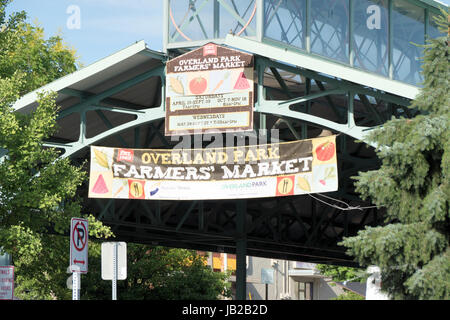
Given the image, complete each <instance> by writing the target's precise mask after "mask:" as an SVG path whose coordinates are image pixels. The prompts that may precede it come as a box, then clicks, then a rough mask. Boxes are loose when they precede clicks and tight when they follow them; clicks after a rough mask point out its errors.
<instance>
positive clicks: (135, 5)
mask: <svg viewBox="0 0 450 320" xmlns="http://www.w3.org/2000/svg"><path fill="white" fill-rule="evenodd" d="M440 1H441V2H444V3H446V4H450V0H440ZM162 3H163V0H13V2H12V3H11V4H10V5H9V7H8V11H9V12H11V11H19V10H25V11H26V12H27V13H28V16H29V19H30V21H31V22H35V21H38V22H39V24H40V25H41V26H42V27H43V28H44V30H45V33H46V37H49V36H52V35H55V34H57V33H61V34H62V36H63V38H64V40H65V41H66V42H67V43H68V44H69V45H71V46H72V47H74V48H75V49H76V50H77V54H78V56H79V58H80V61H81V62H82V63H83V64H84V65H88V64H91V63H93V62H95V61H97V60H99V59H102V58H104V57H106V56H108V55H110V54H112V53H114V52H116V51H118V50H120V49H123V48H125V47H127V46H129V45H131V44H132V43H134V42H136V41H139V40H145V42H146V43H147V46H148V47H149V48H150V49H153V50H157V51H161V50H162V14H163V9H162ZM70 6H77V7H78V8H79V9H80V22H81V25H80V28H79V29H69V28H68V26H67V21H68V19H70V17H72V16H73V12H69V13H67V11H68V8H69V7H70ZM71 13H72V14H71Z"/></svg>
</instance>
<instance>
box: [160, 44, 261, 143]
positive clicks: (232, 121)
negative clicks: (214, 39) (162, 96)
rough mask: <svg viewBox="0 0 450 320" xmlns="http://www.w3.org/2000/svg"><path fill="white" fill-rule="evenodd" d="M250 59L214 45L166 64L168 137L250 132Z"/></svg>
mask: <svg viewBox="0 0 450 320" xmlns="http://www.w3.org/2000/svg"><path fill="white" fill-rule="evenodd" d="M253 66H254V64H253V55H251V54H248V53H245V52H241V51H237V50H233V49H229V48H226V47H223V46H219V45H216V44H214V43H208V44H206V45H204V46H203V47H201V48H198V49H196V50H193V51H190V52H188V53H185V54H183V55H181V56H178V57H176V58H174V59H172V60H170V61H168V62H167V72H166V73H167V74H166V122H165V123H166V127H165V134H166V135H167V136H172V135H183V134H194V133H203V132H206V131H208V132H209V133H213V132H225V131H229V132H236V131H248V130H252V129H253V104H254V101H253V100H254V98H253V96H254V95H253V72H254V71H253Z"/></svg>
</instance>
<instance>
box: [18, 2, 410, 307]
mask: <svg viewBox="0 0 450 320" xmlns="http://www.w3.org/2000/svg"><path fill="white" fill-rule="evenodd" d="M253 1H255V2H252V1H250V2H248V7H251V8H252V4H253V3H255V5H256V8H257V11H256V17H257V19H260V20H261V19H263V20H264V21H265V22H267V21H266V20H267V19H266V18H264V14H263V12H262V9H261V7H263V4H264V3H265V1H263V0H253ZM305 1H307V3H310V1H309V0H305ZM203 2H206V1H203ZM225 2H226V1H224V0H220V1H219V0H215V1H214V3H217V4H221V5H223V6H225V7H226V3H225ZM232 2H233V1H232ZM266 2H268V3H270V5H271V6H272V7H271V8H272V9H275V7H274V6H273V2H274V1H266ZM165 3H166V16H167V17H166V18H167V23H168V19H169V18H168V11H169V9H168V8H169V7H168V4H169V2H168V1H166V2H165ZM233 3H234V2H233ZM309 5H310V4H309ZM227 8H228V10H231V9H230V6H228V7H227ZM277 8H278V7H277ZM272 9H271V10H272ZM215 10H216V9H215ZM266 11H267V12H266V13H267V14H270V12H271V11H270V10H266ZM215 12H216V11H215ZM236 12H238V11H237V10H236ZM272 15H273V16H274V17H276V18H277V20H279V22H280V24H281V22H282V21H281V19H279V17H277V14H276V13H273V14H272ZM350 16H351V15H350ZM291 17H292V19H293V20H295V19H298V15H296V13H294V14H292V15H291ZM194 18H195V19H197V18H199V13H198V12H194V13H193V17H192V19H190V21H193V20H194ZM236 19H237V21H238V25H239V24H240V26H241V27H242V26H244V25H246V24H245V23H244V22H245V20H243V19H242V17H240V16H239V17H236ZM252 19H253V18H252ZM274 19H275V18H274ZM241 20H242V21H241ZM258 21H259V20H258ZM258 21H257V23H256V25H257V28H256V30H255V33H256V34H255V35H254V37H252V36H251V35H250V36H249V37H238V36H233V35H228V36H226V37H225V38H223V39H221V40H220V43H219V44H223V45H228V46H230V47H234V48H236V49H238V50H242V51H247V52H251V53H253V54H254V55H255V77H254V79H255V105H254V111H255V117H254V128H255V132H254V135H255V136H258V134H259V131H258V130H263V131H262V132H267V133H268V134H269V135H270V130H271V129H277V130H278V132H279V136H278V138H279V139H280V140H282V141H291V140H298V139H308V138H314V137H317V136H319V135H321V134H339V137H338V140H337V152H338V155H337V157H338V175H339V177H340V179H339V191H337V192H334V193H331V194H327V195H328V196H330V197H332V198H333V199H337V200H330V199H327V200H326V201H320V199H318V198H317V197H311V196H309V195H302V196H289V197H278V198H262V199H261V198H260V199H247V200H238V201H230V200H222V201H159V200H156V201H137V200H114V199H105V200H101V199H88V198H87V194H88V192H87V186H83V187H82V188H81V189H80V191H79V192H80V195H81V196H82V198H83V199H84V203H83V205H84V208H85V210H86V211H87V212H91V213H93V214H95V215H96V216H97V218H98V219H100V220H102V221H103V222H104V223H105V224H107V225H110V226H111V227H112V229H113V231H114V233H115V234H116V236H117V239H118V240H121V241H129V242H137V243H145V244H152V245H163V246H169V247H181V248H191V249H197V250H203V251H213V252H227V253H237V255H238V259H237V278H238V279H241V280H242V279H244V283H245V259H242V257H245V255H252V256H259V257H268V258H279V259H286V260H296V261H304V262H315V263H331V264H337V265H346V266H355V265H356V264H355V262H353V261H352V258H351V257H349V256H347V255H346V254H345V249H344V248H343V247H340V246H338V243H339V242H340V241H341V240H342V239H343V238H344V237H347V236H353V235H356V233H357V232H358V231H359V230H361V229H363V228H364V227H365V226H376V225H380V224H382V223H383V209H376V208H368V209H364V210H358V209H354V210H346V211H342V210H339V209H337V208H336V207H332V206H329V205H327V204H326V203H324V202H328V203H331V204H337V201H344V202H345V203H347V204H349V205H351V206H352V207H358V206H360V207H366V206H370V203H366V202H364V201H362V200H361V199H360V198H359V197H358V195H357V194H356V193H355V191H354V187H353V181H352V179H351V177H352V176H355V175H357V173H358V171H365V170H370V169H375V168H377V167H378V166H379V161H378V159H377V158H376V156H375V152H374V148H373V147H374V146H373V145H372V146H371V145H370V143H369V144H368V143H361V142H358V141H365V139H366V135H367V134H368V133H369V132H370V130H372V129H374V128H376V127H378V126H381V125H383V123H385V122H386V121H387V120H389V119H391V118H392V117H399V116H402V117H414V116H415V115H416V114H417V111H415V110H412V109H409V108H408V105H409V103H410V100H411V99H412V98H413V97H414V95H415V94H417V92H418V90H419V89H418V87H416V86H413V85H410V84H405V83H402V82H399V81H397V80H395V79H393V78H392V77H386V76H381V75H376V74H373V73H368V72H365V71H362V70H360V69H357V68H353V66H352V65H350V66H348V65H342V64H339V63H336V62H333V61H329V60H324V59H322V58H320V57H317V56H315V55H313V54H310V52H301V51H298V50H296V49H295V48H292V46H291V44H289V45H281V46H280V45H279V44H277V45H275V44H274V43H271V42H264V41H262V31H261V28H262V27H261V25H262V24H263V22H262V21H259V22H258ZM274 21H275V20H274ZM186 25H187V24H186ZM186 25H180V26H179V27H180V28H185V27H186ZM216 27H217V24H216V23H214V28H216ZM167 28H168V27H167ZM249 30H250V29H249ZM253 30H254V29H253ZM281 30H282V31H283V33H284V34H285V36H287V31H286V30H285V29H283V28H281ZM310 31H311V30H310ZM165 34H166V37H167V36H168V30H166V31H165ZM217 34H219V33H217ZM172 38H174V37H172ZM209 41H211V39H204V40H202V41H199V40H195V41H192V42H191V43H189V45H188V44H186V43H184V42H183V43H181V44H178V43H175V44H174V43H169V42H168V43H166V48H167V47H169V48H168V51H167V52H166V53H160V52H155V51H153V50H150V49H148V48H147V47H146V45H145V43H144V42H143V41H141V42H137V43H135V44H133V45H131V46H130V47H128V48H125V49H124V50H122V51H120V52H117V53H115V54H113V55H111V56H109V57H107V58H105V59H102V60H100V61H98V62H96V63H94V64H92V65H90V66H88V67H86V68H84V69H81V70H79V71H77V72H75V73H73V74H71V75H69V76H66V77H64V78H62V79H59V80H56V81H55V82H53V83H51V84H49V85H47V86H45V87H43V88H41V89H39V90H36V91H35V92H32V93H30V94H28V95H26V96H24V97H22V98H21V99H20V100H19V101H18V102H17V103H16V105H15V108H16V110H17V111H18V112H30V110H32V109H33V108H35V107H36V100H37V93H38V92H40V91H50V90H51V91H55V92H57V93H58V95H57V104H58V105H60V106H61V109H60V113H59V116H58V119H57V121H58V124H59V126H60V128H61V129H60V131H59V132H58V133H57V134H55V135H54V136H53V137H52V138H51V139H50V140H49V141H47V142H46V144H45V146H46V147H53V148H56V149H59V150H61V157H69V158H71V159H72V161H73V162H75V163H78V164H81V163H83V162H84V160H86V159H87V158H88V156H89V146H90V145H103V146H109V147H117V146H119V147H124V148H154V149H162V148H173V147H174V146H175V145H176V143H177V142H178V140H168V138H166V137H165V136H164V121H165V64H166V61H167V60H168V59H169V57H173V56H174V55H177V54H179V53H180V51H183V50H185V48H190V47H195V46H198V45H200V44H202V43H205V42H209ZM361 46H362V45H361ZM349 49H350V50H351V46H350V48H349ZM235 136H236V137H239V134H235ZM266 138H268V139H270V136H269V137H266ZM266 141H267V140H266ZM201 143H202V144H203V146H204V147H206V146H207V145H208V144H209V143H210V141H201ZM241 283H242V282H241ZM238 297H240V298H241V299H245V289H244V293H242V285H240V287H239V288H238Z"/></svg>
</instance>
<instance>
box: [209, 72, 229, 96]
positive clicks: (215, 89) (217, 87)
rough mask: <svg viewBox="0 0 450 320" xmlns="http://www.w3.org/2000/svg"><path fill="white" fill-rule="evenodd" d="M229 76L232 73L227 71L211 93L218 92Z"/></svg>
mask: <svg viewBox="0 0 450 320" xmlns="http://www.w3.org/2000/svg"><path fill="white" fill-rule="evenodd" d="M229 76H230V73H229V72H227V73H226V74H225V76H224V77H223V79H222V80H220V81H219V82H218V83H217V85H216V86H215V88H214V89H213V90H212V91H211V93H214V92H216V91H217V90H218V89H219V88H220V87H221V86H222V84H223V83H224V82H225V80H227V79H228V77H229Z"/></svg>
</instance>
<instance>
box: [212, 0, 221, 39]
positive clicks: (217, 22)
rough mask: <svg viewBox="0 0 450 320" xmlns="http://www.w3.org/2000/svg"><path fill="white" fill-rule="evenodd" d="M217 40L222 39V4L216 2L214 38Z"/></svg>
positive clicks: (215, 0)
mask: <svg viewBox="0 0 450 320" xmlns="http://www.w3.org/2000/svg"><path fill="white" fill-rule="evenodd" d="M213 37H214V38H215V39H218V38H219V37H220V4H219V3H218V2H217V0H214V36H213Z"/></svg>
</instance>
